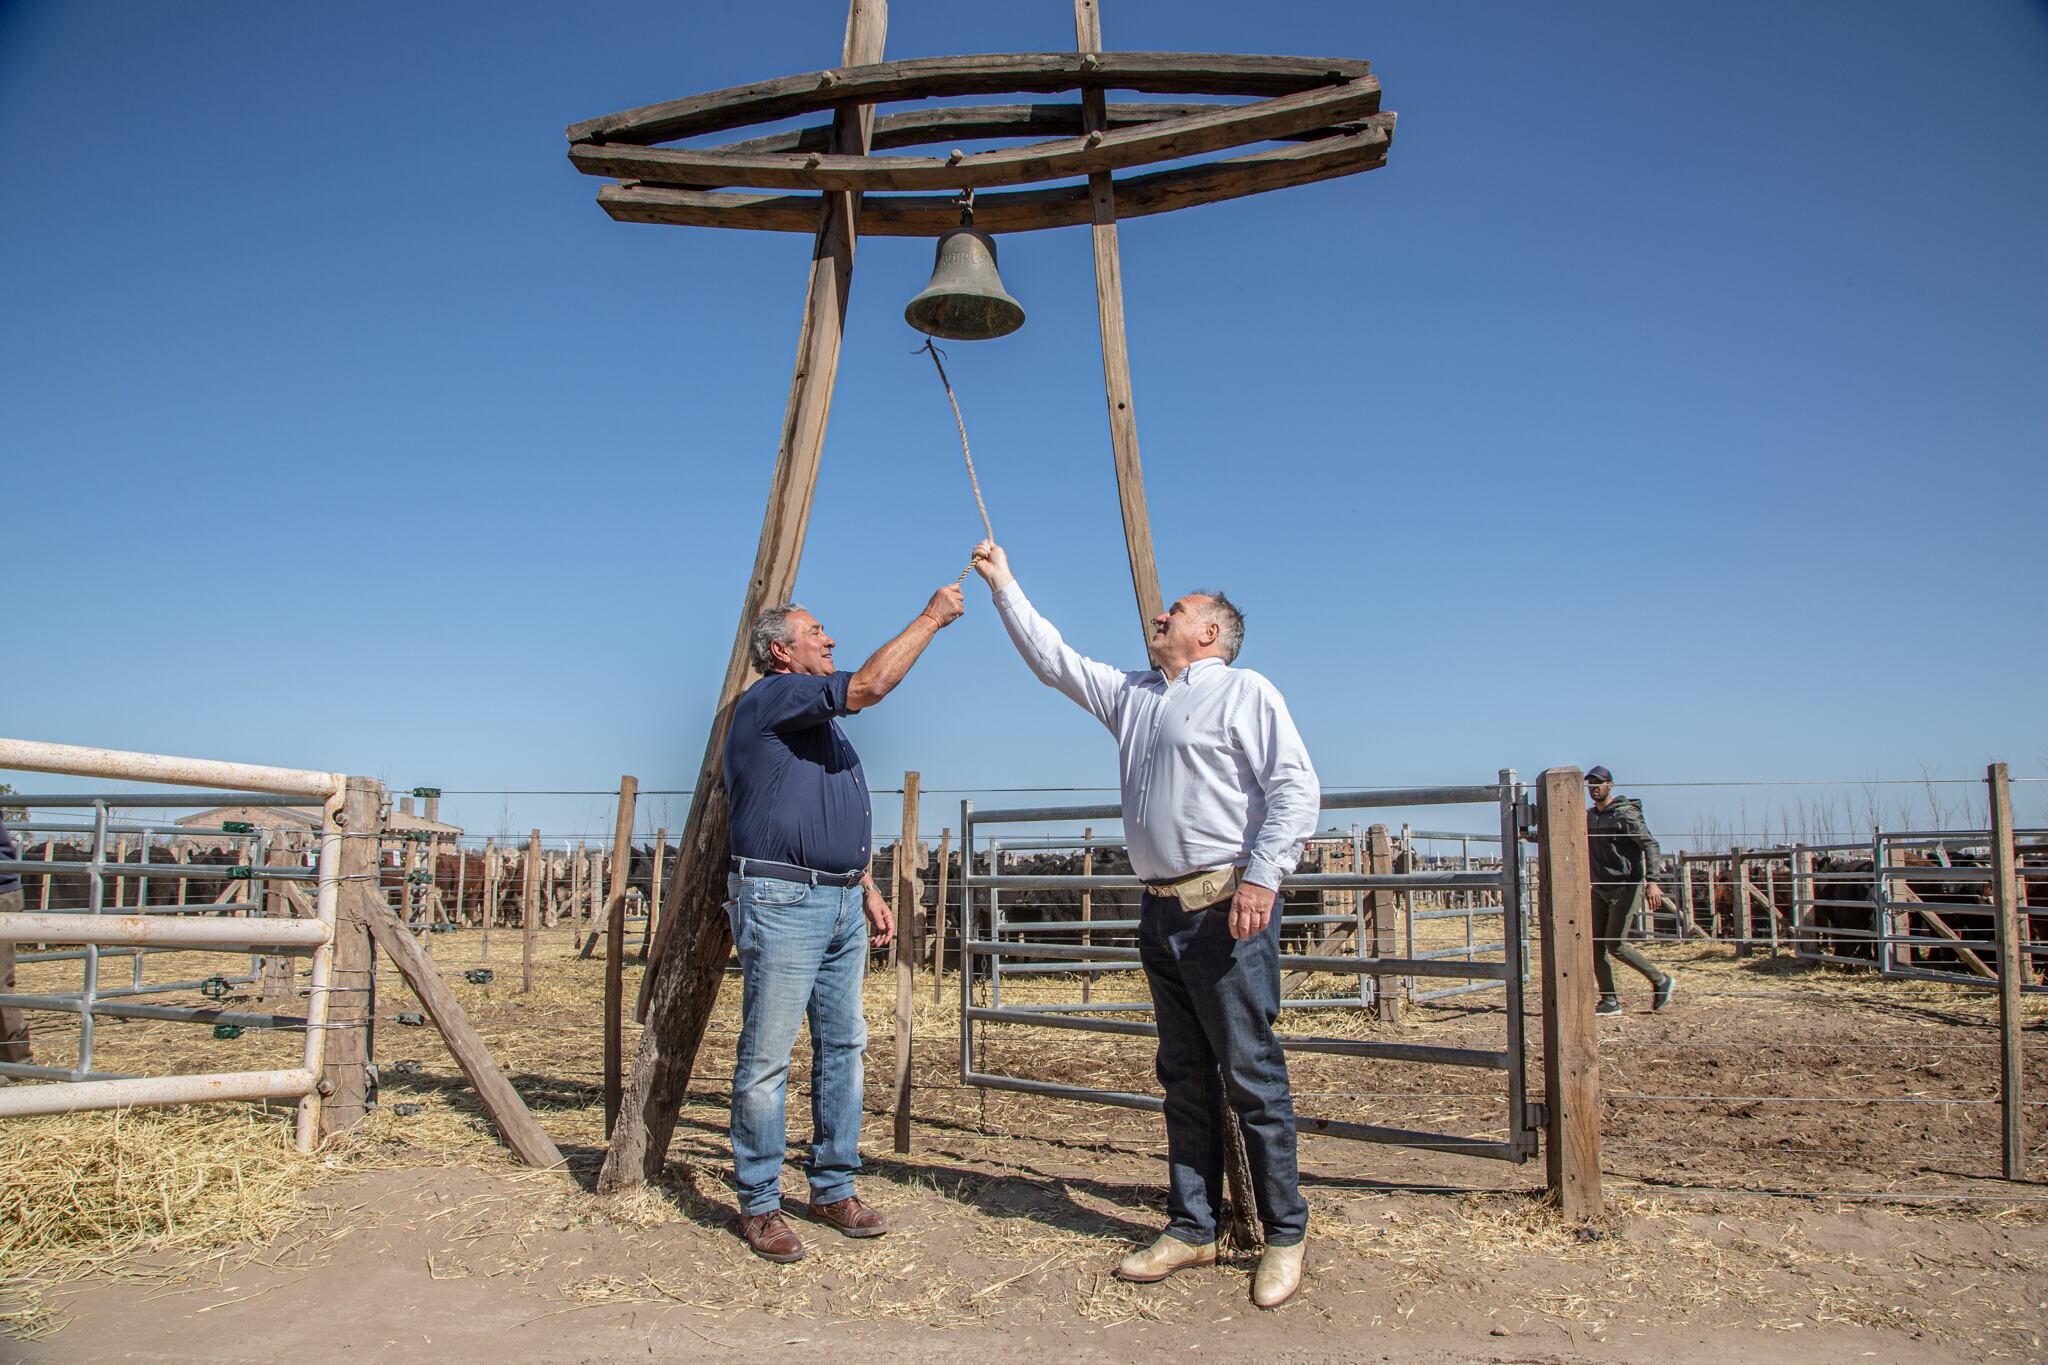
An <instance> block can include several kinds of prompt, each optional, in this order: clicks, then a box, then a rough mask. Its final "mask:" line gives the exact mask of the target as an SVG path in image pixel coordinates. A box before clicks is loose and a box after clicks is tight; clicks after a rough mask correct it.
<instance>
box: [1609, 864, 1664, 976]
mask: <svg viewBox="0 0 2048 1365" xmlns="http://www.w3.org/2000/svg"><path fill="white" fill-rule="evenodd" d="M1642 895H1643V884H1642V883H1641V882H1627V883H1619V884H1617V883H1613V882H1595V883H1594V884H1593V980H1594V981H1596V982H1598V983H1599V986H1600V994H1602V995H1613V994H1614V993H1615V991H1614V959H1615V958H1620V959H1621V960H1622V961H1623V962H1626V963H1627V964H1628V965H1629V966H1631V967H1633V968H1635V969H1636V970H1637V971H1639V972H1641V973H1642V974H1643V975H1644V976H1646V977H1648V978H1649V979H1650V984H1651V985H1653V986H1661V985H1663V984H1664V973H1662V972H1660V971H1658V970H1657V964H1656V963H1654V962H1652V961H1650V959H1648V958H1647V957H1644V956H1643V955H1642V954H1641V953H1640V952H1638V951H1636V949H1635V948H1633V947H1631V946H1630V945H1629V941H1628V922H1629V917H1630V916H1632V915H1634V914H1635V912H1636V902H1637V901H1638V900H1640V899H1642Z"/></svg>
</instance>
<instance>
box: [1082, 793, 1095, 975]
mask: <svg viewBox="0 0 2048 1365" xmlns="http://www.w3.org/2000/svg"><path fill="white" fill-rule="evenodd" d="M1081 875H1082V876H1084V877H1092V876H1094V875H1095V831H1094V829H1093V828H1087V829H1083V830H1082V831H1081ZM1094 918H1095V893H1094V892H1093V891H1091V890H1089V889H1088V888H1087V887H1082V888H1081V946H1082V947H1083V948H1093V947H1094V946H1095V931H1094V930H1093V929H1090V928H1089V927H1088V925H1089V923H1090V922H1091V921H1092V920H1094ZM1094 990H1095V973H1093V972H1082V973H1081V1003H1082V1004H1084V1005H1085V1004H1087V1003H1088V1000H1089V997H1090V996H1091V995H1092V994H1093V993H1094Z"/></svg>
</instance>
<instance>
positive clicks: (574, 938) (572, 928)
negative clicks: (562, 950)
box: [569, 841, 584, 948]
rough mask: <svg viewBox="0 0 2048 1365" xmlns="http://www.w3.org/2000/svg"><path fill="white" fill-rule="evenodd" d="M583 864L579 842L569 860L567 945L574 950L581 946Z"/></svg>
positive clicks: (581, 846)
mask: <svg viewBox="0 0 2048 1365" xmlns="http://www.w3.org/2000/svg"><path fill="white" fill-rule="evenodd" d="M583 862H584V859H583V844H582V843H581V842H580V841H579V842H578V843H577V845H576V852H575V853H574V854H573V855H572V856H571V857H570V859H569V944H570V946H571V947H574V948H581V947H582V946H583V920H584V916H583Z"/></svg>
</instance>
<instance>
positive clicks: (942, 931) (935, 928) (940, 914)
mask: <svg viewBox="0 0 2048 1365" xmlns="http://www.w3.org/2000/svg"><path fill="white" fill-rule="evenodd" d="M952 851H953V827H952V826H951V825H947V826H946V827H944V828H943V829H941V830H940V831H939V889H938V895H937V898H936V899H935V900H934V902H933V904H932V1003H933V1004H934V1005H936V1004H938V1003H939V990H940V988H941V987H942V986H943V985H944V984H945V979H946V862H947V859H948V858H949V857H950V856H951V854H952Z"/></svg>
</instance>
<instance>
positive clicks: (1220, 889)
mask: <svg viewBox="0 0 2048 1365" xmlns="http://www.w3.org/2000/svg"><path fill="white" fill-rule="evenodd" d="M1242 875H1243V869H1242V868H1236V867H1218V868H1213V869H1211V870H1210V871H1207V872H1197V873H1195V874H1194V875H1193V876H1192V877H1183V878H1181V879H1180V880H1179V881H1177V882H1168V883H1166V884H1165V885H1163V886H1153V887H1149V888H1148V889H1149V890H1150V891H1151V892H1152V893H1153V894H1154V895H1165V896H1173V897H1175V898H1177V899H1178V900H1179V901H1180V908H1181V909H1183V910H1185V911H1187V912H1188V913H1189V914H1193V913H1194V912H1195V911H1197V910H1207V909H1208V908H1209V907H1210V906H1212V905H1217V904H1220V903H1222V902H1223V901H1226V900H1228V899H1230V898H1231V897H1232V896H1234V895H1236V894H1237V883H1238V880H1239V878H1240V877H1241V876H1242Z"/></svg>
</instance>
